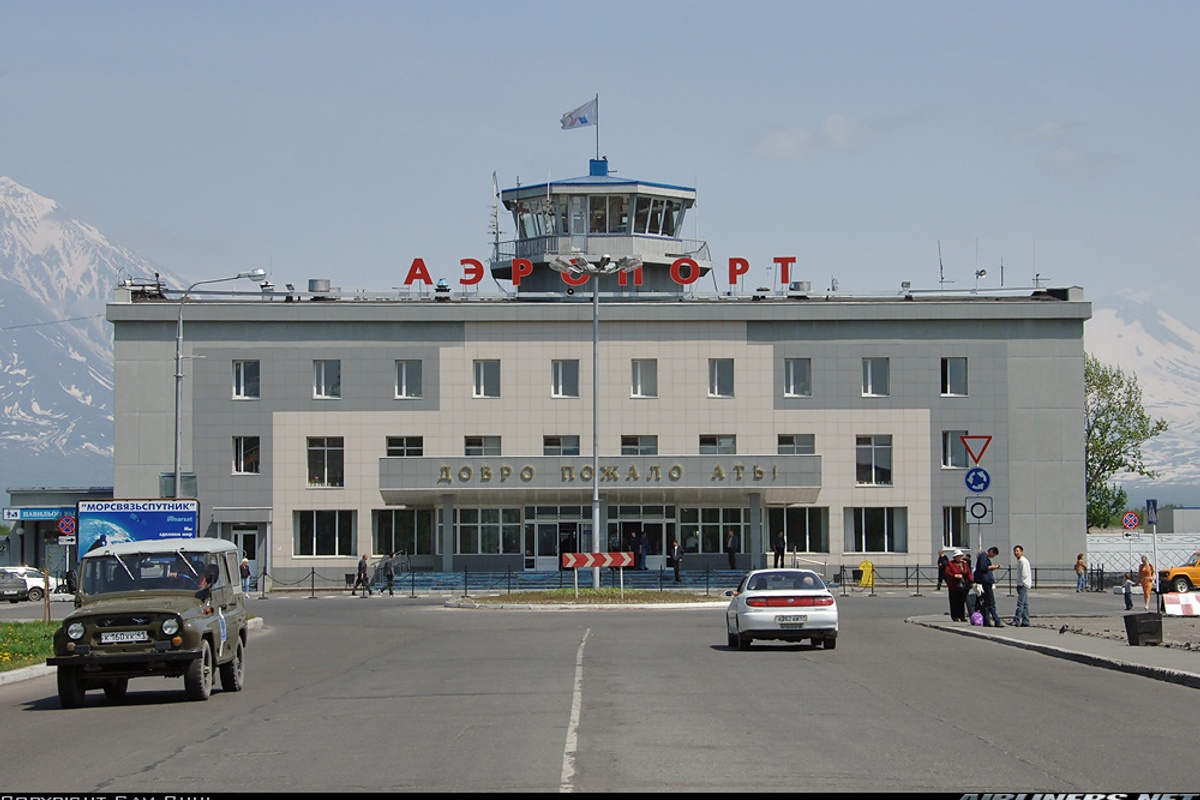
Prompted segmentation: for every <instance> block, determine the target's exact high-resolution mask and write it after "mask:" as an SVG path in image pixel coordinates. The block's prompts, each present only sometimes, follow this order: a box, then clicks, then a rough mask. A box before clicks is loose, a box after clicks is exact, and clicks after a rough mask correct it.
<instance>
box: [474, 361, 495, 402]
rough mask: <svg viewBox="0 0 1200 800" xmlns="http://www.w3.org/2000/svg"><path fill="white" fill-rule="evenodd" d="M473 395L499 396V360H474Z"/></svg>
mask: <svg viewBox="0 0 1200 800" xmlns="http://www.w3.org/2000/svg"><path fill="white" fill-rule="evenodd" d="M475 396H476V397H499V396H500V362H499V361H476V362H475Z"/></svg>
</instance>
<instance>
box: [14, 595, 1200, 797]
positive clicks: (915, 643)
mask: <svg viewBox="0 0 1200 800" xmlns="http://www.w3.org/2000/svg"><path fill="white" fill-rule="evenodd" d="M1102 603H1103V604H1105V606H1104V607H1107V606H1108V605H1111V604H1112V599H1111V598H1105V597H1104V596H1102V595H1096V596H1094V597H1080V596H1075V597H1074V598H1072V597H1070V596H1068V595H1067V594H1066V593H1063V594H1061V595H1057V594H1055V595H1051V594H1043V595H1039V596H1037V597H1036V598H1035V604H1034V613H1035V614H1037V613H1038V612H1039V604H1040V606H1041V607H1042V610H1051V609H1052V608H1053V609H1057V610H1056V613H1069V612H1071V611H1076V612H1079V611H1082V610H1086V608H1087V607H1089V605H1096V606H1097V607H1099V604H1102ZM441 604H442V598H425V599H421V598H418V599H415V600H414V599H409V598H401V597H396V598H380V597H375V598H371V599H366V600H360V599H358V598H349V597H333V598H323V599H308V598H304V597H295V598H283V597H272V598H270V599H267V600H253V601H251V607H252V612H254V613H257V614H260V615H261V616H262V617H263V618H264V620H265V622H266V625H265V627H264V629H263V630H261V631H256V632H255V633H254V634H253V636H252V639H251V642H250V647H249V649H248V652H247V681H246V689H245V691H243V692H241V693H238V694H229V693H224V692H221V691H219V690H215V691H214V692H213V695H212V697H211V699H210V700H209V701H208V702H205V703H192V702H188V701H186V700H184V699H183V691H182V689H183V687H182V681H175V680H165V679H142V680H140V681H139V680H135V681H133V682H132V683H131V684H130V690H129V695H128V697H127V698H126V701H125V702H124V703H121V704H114V703H110V702H108V701H106V700H105V699H104V697H103V695H102V694H101V693H98V692H90V693H89V694H88V699H87V703H86V706H85V707H84V708H82V709H78V710H75V711H64V710H61V709H60V708H59V704H58V699H57V696H56V693H55V686H54V679H53V677H52V676H51V677H44V678H37V679H34V680H29V681H24V682H21V683H15V684H11V685H7V686H0V731H3V741H4V746H3V751H2V752H3V767H2V769H0V775H2V776H3V777H2V780H0V783H2V784H3V787H4V791H5V792H6V793H9V792H10V791H11V792H55V793H64V792H108V793H115V792H138V793H142V794H146V793H150V792H155V793H158V794H163V793H174V794H193V795H194V794H198V793H205V792H232V791H249V792H281V791H306V792H311V791H323V792H333V791H337V792H342V791H416V790H431V791H531V792H557V791H561V790H566V791H589V792H591V791H745V790H759V791H796V790H799V791H848V790H855V791H898V790H928V791H952V792H974V791H1004V792H1012V791H1024V792H1113V791H1129V790H1134V791H1144V792H1186V791H1189V790H1192V791H1194V790H1196V789H1197V788H1198V786H1197V784H1198V783H1200V778H1197V775H1198V774H1200V773H1197V770H1196V768H1195V758H1194V754H1195V747H1194V744H1193V742H1192V738H1191V736H1190V735H1189V734H1188V733H1186V732H1185V731H1186V729H1187V727H1188V726H1189V724H1190V723H1188V722H1187V720H1186V719H1185V716H1186V715H1187V714H1188V713H1189V712H1188V711H1187V709H1194V708H1195V707H1196V704H1197V694H1196V690H1195V689H1189V688H1185V687H1180V686H1177V685H1173V684H1169V683H1163V682H1160V681H1155V680H1150V679H1147V678H1143V677H1139V676H1135V675H1127V674H1124V673H1119V672H1113V671H1111V670H1105V669H1098V668H1095V667H1087V666H1083V665H1079V664H1074V663H1071V662H1068V661H1063V660H1060V659H1055V658H1050V657H1047V656H1043V655H1040V654H1037V653H1031V652H1027V651H1024V650H1020V649H1017V648H1012V647H1004V646H999V645H995V644H990V643H988V642H985V641H976V640H974V639H972V638H968V637H963V636H957V635H953V634H947V633H944V632H939V631H936V630H930V629H926V628H923V627H920V626H916V625H910V624H906V623H904V622H903V619H904V618H905V617H907V616H910V615H913V614H923V613H924V614H927V613H935V612H936V611H939V610H941V609H942V608H943V607H944V605H945V598H944V595H936V594H932V595H927V596H925V597H911V596H910V595H909V594H908V593H906V592H894V593H881V594H880V595H879V596H876V597H865V596H850V597H846V598H840V606H841V613H842V636H841V639H840V640H839V645H838V648H837V649H836V650H833V651H827V650H822V649H816V648H810V647H809V646H807V645H804V646H792V645H779V644H767V643H763V644H756V645H755V647H754V648H753V649H752V650H750V651H749V652H739V651H736V650H730V649H728V648H727V647H726V645H725V632H724V627H723V613H722V611H721V610H720V609H714V608H708V609H688V610H678V609H669V610H664V609H646V610H642V609H637V610H598V611H521V610H494V609H488V610H466V609H448V608H444V607H442V605H441ZM55 605H56V606H68V607H69V604H61V603H59V604H55ZM6 616H10V615H6ZM56 616H57V615H56Z"/></svg>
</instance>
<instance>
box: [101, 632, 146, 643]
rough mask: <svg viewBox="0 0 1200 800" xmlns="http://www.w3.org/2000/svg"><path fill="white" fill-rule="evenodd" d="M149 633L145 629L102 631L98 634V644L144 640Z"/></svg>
mask: <svg viewBox="0 0 1200 800" xmlns="http://www.w3.org/2000/svg"><path fill="white" fill-rule="evenodd" d="M149 639H150V634H148V633H146V632H145V631H103V632H101V634H100V644H119V643H121V642H145V641H148V640H149Z"/></svg>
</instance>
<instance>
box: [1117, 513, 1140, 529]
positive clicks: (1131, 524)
mask: <svg viewBox="0 0 1200 800" xmlns="http://www.w3.org/2000/svg"><path fill="white" fill-rule="evenodd" d="M1138 521H1139V520H1138V515H1137V514H1135V513H1133V512H1132V511H1126V512H1125V516H1124V517H1122V518H1121V524H1122V525H1124V526H1125V530H1127V531H1131V530H1133V529H1134V528H1136V527H1137V526H1138Z"/></svg>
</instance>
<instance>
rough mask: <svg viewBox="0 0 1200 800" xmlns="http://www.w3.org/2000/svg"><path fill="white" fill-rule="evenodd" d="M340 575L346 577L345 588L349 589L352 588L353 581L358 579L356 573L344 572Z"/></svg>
mask: <svg viewBox="0 0 1200 800" xmlns="http://www.w3.org/2000/svg"><path fill="white" fill-rule="evenodd" d="M342 574H343V575H345V576H346V588H347V589H349V588H351V587H352V586H354V579H355V578H357V577H358V573H355V572H344V573H342Z"/></svg>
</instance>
